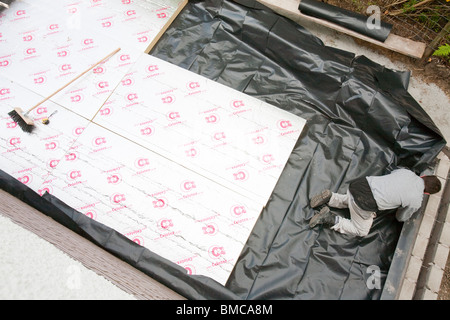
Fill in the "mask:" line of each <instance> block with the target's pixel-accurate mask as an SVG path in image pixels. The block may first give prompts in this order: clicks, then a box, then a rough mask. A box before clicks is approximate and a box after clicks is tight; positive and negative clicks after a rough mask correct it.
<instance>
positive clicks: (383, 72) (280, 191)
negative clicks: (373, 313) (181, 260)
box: [150, 0, 446, 299]
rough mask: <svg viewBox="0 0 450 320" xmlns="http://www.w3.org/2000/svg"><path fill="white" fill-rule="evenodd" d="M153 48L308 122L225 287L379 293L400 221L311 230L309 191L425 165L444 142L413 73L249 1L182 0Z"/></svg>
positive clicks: (299, 294)
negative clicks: (418, 97) (344, 230)
mask: <svg viewBox="0 0 450 320" xmlns="http://www.w3.org/2000/svg"><path fill="white" fill-rule="evenodd" d="M150 54H152V55H154V56H156V57H159V58H161V59H163V60H166V61H169V62H171V63H173V64H176V65H178V66H181V67H183V68H186V69H189V70H190V71H192V72H195V73H198V74H201V75H202V76H204V77H207V78H210V79H213V80H215V81H217V82H219V83H222V84H225V85H228V86H230V87H233V88H235V89H237V90H240V91H242V92H244V93H246V94H248V95H251V96H255V97H257V98H259V99H261V100H263V101H265V102H267V103H270V104H272V105H274V106H277V107H279V108H282V109H284V110H287V111H290V112H292V113H294V114H297V115H299V116H301V117H303V118H305V119H307V120H308V123H307V128H305V130H304V132H303V135H302V137H301V138H300V139H299V142H298V144H297V146H296V147H295V149H294V151H293V153H292V156H291V157H290V159H289V162H288V164H287V166H286V168H285V170H284V172H283V174H282V177H281V179H280V181H279V183H278V185H277V186H276V188H275V190H274V192H273V194H272V196H271V198H270V200H269V202H268V204H267V206H266V207H265V209H264V210H263V212H262V213H261V216H260V218H259V220H258V221H257V223H256V226H255V228H254V230H253V232H252V234H251V236H250V238H249V239H248V242H247V244H246V246H245V248H244V250H243V252H242V255H241V257H240V259H239V261H238V263H237V265H236V267H235V269H234V271H233V273H232V275H231V277H230V279H229V281H228V283H227V285H226V288H227V289H229V290H231V291H232V292H234V293H236V294H237V295H239V296H240V297H241V298H245V299H378V298H379V297H380V295H381V291H382V290H381V289H377V288H374V289H369V287H372V286H367V283H366V282H367V281H368V280H370V279H369V278H370V276H371V275H372V273H371V272H368V271H371V270H373V269H374V268H377V267H378V268H379V270H380V275H381V278H380V286H379V287H381V288H382V285H383V284H384V280H385V276H386V274H387V272H388V270H389V266H390V262H391V260H392V256H393V252H394V250H395V246H396V243H397V240H398V237H399V232H400V230H401V226H402V225H401V224H400V223H398V222H397V221H396V220H395V217H394V215H393V212H392V211H391V212H382V213H379V214H378V216H377V218H376V219H375V221H374V225H373V228H372V230H371V232H370V233H369V235H368V236H367V237H365V238H359V237H353V236H348V235H342V234H340V233H337V232H335V231H332V230H329V229H322V228H317V229H310V228H309V226H308V222H309V219H310V218H311V217H312V216H313V214H314V213H313V211H312V209H311V208H310V207H309V198H310V197H311V196H312V195H314V194H315V193H317V192H319V191H321V190H322V189H323V188H330V189H331V190H332V191H339V192H345V191H346V189H347V187H348V184H349V181H351V180H354V179H356V178H359V177H363V176H366V175H381V174H385V173H387V172H388V171H389V170H392V169H393V168H395V167H398V166H403V167H409V168H411V169H412V170H415V171H416V172H417V173H422V172H423V171H425V170H427V169H428V167H429V165H430V164H431V163H432V162H433V159H434V158H435V156H436V155H437V154H438V153H439V151H440V150H441V149H442V148H443V147H444V146H445V144H446V142H445V140H444V139H443V138H442V135H441V134H440V132H439V130H438V129H437V128H436V126H435V125H434V124H433V122H432V121H431V119H430V118H429V116H428V115H427V114H426V113H425V112H424V110H423V109H422V108H421V107H420V105H419V104H418V103H417V102H416V101H415V100H414V99H413V98H412V97H411V96H410V95H409V93H408V92H407V86H408V81H409V73H408V72H395V71H393V70H389V69H386V68H384V67H383V66H381V65H379V64H376V63H374V62H372V61H370V60H369V59H367V58H365V57H355V55H354V54H352V53H350V52H345V51H342V50H338V49H334V48H330V47H326V46H324V45H323V43H322V42H321V41H320V40H319V39H318V38H317V37H315V36H313V35H311V34H310V33H309V32H308V31H307V30H305V29H304V28H302V27H300V26H298V25H297V24H295V23H293V22H291V21H289V20H287V19H285V18H283V17H280V16H278V15H277V14H275V13H273V12H272V11H270V10H269V9H267V8H265V7H264V6H262V5H261V4H259V3H258V2H256V1H251V0H249V1H224V0H203V1H190V2H189V4H188V6H187V7H186V8H185V10H184V11H183V12H182V13H181V14H180V15H179V16H178V18H177V19H176V20H175V22H174V23H173V24H172V26H171V27H170V28H169V29H168V30H167V32H166V33H165V34H164V35H163V37H162V38H161V39H160V41H159V42H158V44H157V45H156V46H155V47H154V49H153V50H152V52H151V53H150ZM218 99H220V98H219V97H218ZM338 213H340V214H342V215H348V211H345V210H341V211H339V212H338ZM374 266H375V267H374ZM368 267H370V268H369V269H368Z"/></svg>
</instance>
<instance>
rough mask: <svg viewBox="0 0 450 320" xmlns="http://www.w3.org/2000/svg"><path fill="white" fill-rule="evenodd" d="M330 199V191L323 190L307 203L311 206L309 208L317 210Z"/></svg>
mask: <svg viewBox="0 0 450 320" xmlns="http://www.w3.org/2000/svg"><path fill="white" fill-rule="evenodd" d="M330 199H331V191H330V190H328V189H326V190H323V191H322V192H321V193H319V194H316V195H315V196H314V197H312V198H311V201H310V202H309V203H310V205H311V208H317V207H319V206H321V205H324V204H327V203H328V201H330Z"/></svg>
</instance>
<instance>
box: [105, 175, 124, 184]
mask: <svg viewBox="0 0 450 320" xmlns="http://www.w3.org/2000/svg"><path fill="white" fill-rule="evenodd" d="M106 180H107V181H108V183H109V184H119V183H120V182H122V177H121V175H120V174H118V173H115V174H112V175H110V176H108V177H107V178H106Z"/></svg>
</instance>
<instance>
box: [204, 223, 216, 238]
mask: <svg viewBox="0 0 450 320" xmlns="http://www.w3.org/2000/svg"><path fill="white" fill-rule="evenodd" d="M218 230H219V228H218V227H217V225H216V224H215V223H209V224H207V225H205V226H203V227H202V231H203V233H204V234H206V235H209V236H213V235H215V234H217V232H218Z"/></svg>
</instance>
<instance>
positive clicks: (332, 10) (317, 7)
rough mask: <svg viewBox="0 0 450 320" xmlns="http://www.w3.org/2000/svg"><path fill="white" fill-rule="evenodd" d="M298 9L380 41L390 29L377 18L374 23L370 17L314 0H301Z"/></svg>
mask: <svg viewBox="0 0 450 320" xmlns="http://www.w3.org/2000/svg"><path fill="white" fill-rule="evenodd" d="M298 9H299V10H300V11H301V12H302V13H303V14H306V15H309V16H312V17H315V18H319V19H323V20H326V21H330V22H333V23H335V24H337V25H340V26H342V27H345V28H347V29H350V30H353V31H356V32H358V33H360V34H362V35H365V36H368V37H370V38H373V39H375V40H378V41H382V42H384V41H385V40H386V39H387V37H388V36H389V33H390V32H391V29H392V24H389V23H386V22H384V21H381V20H379V21H378V22H379V24H378V25H376V24H375V23H373V22H374V20H373V19H372V18H371V17H367V16H364V15H362V14H359V13H355V12H352V11H349V10H346V9H342V8H339V7H336V6H333V5H331V4H328V3H324V2H319V1H316V0H301V1H300V4H299V6H298ZM377 18H378V19H379V17H377ZM369 26H370V27H369Z"/></svg>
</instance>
